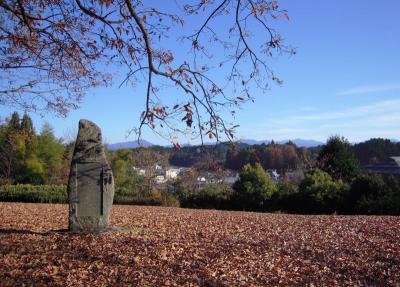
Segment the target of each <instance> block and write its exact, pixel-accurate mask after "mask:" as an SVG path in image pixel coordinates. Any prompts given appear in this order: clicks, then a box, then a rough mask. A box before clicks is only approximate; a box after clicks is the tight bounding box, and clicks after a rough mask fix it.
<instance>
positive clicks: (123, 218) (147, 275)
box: [0, 203, 400, 286]
mask: <svg viewBox="0 0 400 287" xmlns="http://www.w3.org/2000/svg"><path fill="white" fill-rule="evenodd" d="M67 217H68V211H67V205H52V204H21V203H0V285H1V286H23V285H28V286H275V285H278V286H313V285H315V286H334V285H339V286H343V285H351V286H355V285H362V286H365V285H368V286H399V285H400V217H389V216H385V217H380V216H301V215H285V214H266V213H264V214H262V213H250V212H227V211H211V210H191V209H179V208H163V207H141V206H113V209H112V215H111V222H112V225H114V226H119V227H124V229H123V230H121V231H119V232H111V233H106V234H102V235H89V234H86V235H79V234H71V233H67V232H65V231H63V229H65V228H67Z"/></svg>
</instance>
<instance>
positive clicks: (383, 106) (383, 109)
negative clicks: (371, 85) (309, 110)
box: [287, 100, 400, 121]
mask: <svg viewBox="0 0 400 287" xmlns="http://www.w3.org/2000/svg"><path fill="white" fill-rule="evenodd" d="M389 112H398V113H400V100H387V101H381V102H377V103H374V104H370V105H364V106H358V107H353V108H347V109H344V110H342V111H336V112H325V113H319V114H313V115H298V116H291V117H288V118H287V119H291V120H293V121H321V120H340V119H349V118H357V117H366V116H369V115H379V114H382V115H384V114H387V113H389Z"/></svg>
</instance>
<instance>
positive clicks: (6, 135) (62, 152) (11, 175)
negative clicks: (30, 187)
mask: <svg viewBox="0 0 400 287" xmlns="http://www.w3.org/2000/svg"><path fill="white" fill-rule="evenodd" d="M69 151H70V149H68V148H66V147H65V146H64V145H63V143H62V140H61V139H57V138H56V137H55V136H54V131H53V129H52V127H51V126H50V125H49V124H44V125H43V127H42V128H41V131H40V133H36V131H35V129H34V127H33V123H32V119H31V118H30V117H29V115H28V114H24V115H23V117H22V119H21V118H20V116H19V114H18V113H17V112H14V113H13V114H12V115H11V117H10V118H8V119H6V120H5V121H4V122H3V123H1V124H0V183H1V184H5V183H10V184H15V183H33V184H60V183H64V182H65V180H66V177H67V176H68V171H69V158H70V152H69Z"/></svg>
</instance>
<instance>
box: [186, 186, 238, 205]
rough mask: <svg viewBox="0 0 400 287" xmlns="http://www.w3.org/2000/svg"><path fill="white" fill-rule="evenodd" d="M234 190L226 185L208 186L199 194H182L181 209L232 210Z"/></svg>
mask: <svg viewBox="0 0 400 287" xmlns="http://www.w3.org/2000/svg"><path fill="white" fill-rule="evenodd" d="M231 196H232V189H231V187H230V186H226V185H208V186H205V187H204V188H202V189H200V190H199V191H197V192H191V193H189V192H184V193H180V198H179V200H180V203H181V207H187V208H205V209H230V208H231V205H232V204H231Z"/></svg>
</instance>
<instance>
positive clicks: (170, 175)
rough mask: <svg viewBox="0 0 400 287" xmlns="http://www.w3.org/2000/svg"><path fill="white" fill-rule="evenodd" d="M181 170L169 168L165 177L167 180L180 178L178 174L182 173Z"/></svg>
mask: <svg viewBox="0 0 400 287" xmlns="http://www.w3.org/2000/svg"><path fill="white" fill-rule="evenodd" d="M180 171H181V170H180V169H179V168H169V169H167V170H166V171H165V177H166V178H167V179H174V178H177V177H178V174H179V173H180Z"/></svg>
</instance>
